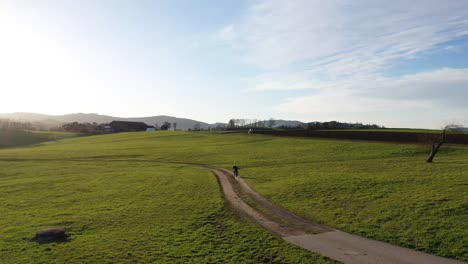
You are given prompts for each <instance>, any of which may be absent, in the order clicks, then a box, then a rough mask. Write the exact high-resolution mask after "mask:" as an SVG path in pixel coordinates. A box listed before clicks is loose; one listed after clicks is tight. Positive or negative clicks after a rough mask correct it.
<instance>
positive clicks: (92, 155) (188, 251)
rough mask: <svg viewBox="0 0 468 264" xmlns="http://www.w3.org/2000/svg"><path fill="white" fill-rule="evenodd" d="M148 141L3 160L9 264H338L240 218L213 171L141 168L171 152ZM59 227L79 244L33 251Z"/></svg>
mask: <svg viewBox="0 0 468 264" xmlns="http://www.w3.org/2000/svg"><path fill="white" fill-rule="evenodd" d="M145 136H147V135H143V137H142V134H138V133H134V134H120V135H112V136H97V137H89V138H76V139H71V140H66V141H63V142H49V143H45V144H43V145H42V146H37V147H31V148H18V149H6V150H3V151H2V150H0V153H1V154H0V168H1V170H0V193H2V195H1V196H0V215H1V217H0V263H301V262H302V263H333V262H332V261H330V260H326V259H324V258H322V257H320V256H317V255H313V254H311V253H308V252H306V251H304V250H302V249H300V248H298V247H296V246H293V245H290V244H288V243H287V242H284V241H282V240H281V239H279V238H277V237H276V236H274V235H271V234H269V233H267V232H266V231H264V230H263V229H261V228H260V227H258V226H256V225H254V224H253V223H251V222H250V221H248V220H246V219H243V218H240V217H237V216H235V215H233V214H232V213H231V212H230V210H227V209H226V208H225V206H224V201H223V198H222V195H221V192H220V190H219V187H218V184H217V181H216V178H215V176H214V175H213V174H212V173H211V172H210V171H209V170H206V169H202V168H199V167H193V166H184V165H179V164H166V163H157V162H153V160H152V159H148V160H140V161H138V160H137V159H139V157H140V155H143V156H144V155H147V156H148V157H150V156H151V155H152V153H153V152H161V151H164V150H162V149H160V150H157V145H158V144H157V142H155V141H153V140H154V138H152V137H151V138H148V137H145ZM160 139H163V137H161V138H160ZM135 140H136V141H135ZM140 140H143V141H140ZM144 141H147V143H150V145H148V146H147V147H143V146H142V145H141V144H140V143H143V144H144ZM98 142H99V143H98ZM135 142H140V143H137V145H135V144H134V143H135ZM155 143H156V145H155ZM92 145H96V147H93V146H92ZM150 146H151V147H150ZM135 151H136V152H137V153H140V154H135V153H136V152H135ZM124 152H129V154H124ZM140 158H141V157H140ZM49 227H64V228H66V229H67V230H68V231H69V233H70V234H71V241H70V242H68V243H59V244H55V243H53V244H42V245H41V244H36V243H31V242H28V240H29V239H30V238H31V237H32V236H33V235H34V233H35V231H37V230H40V229H43V228H49Z"/></svg>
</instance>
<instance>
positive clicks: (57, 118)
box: [0, 112, 303, 130]
mask: <svg viewBox="0 0 468 264" xmlns="http://www.w3.org/2000/svg"><path fill="white" fill-rule="evenodd" d="M0 119H11V120H17V121H24V122H33V123H36V122H37V123H41V124H42V125H45V126H47V127H56V126H60V125H62V124H63V123H71V122H79V123H85V122H88V123H93V122H96V123H110V122H112V121H114V120H115V121H135V122H144V123H146V124H147V125H155V124H157V125H159V126H160V125H162V124H163V123H164V122H166V121H167V122H170V123H171V124H172V123H174V122H177V129H181V130H188V129H193V128H194V127H199V128H201V129H208V128H210V127H216V126H225V125H227V124H226V123H215V124H209V123H205V122H201V121H197V120H192V119H187V118H179V117H172V116H164V115H158V116H149V117H128V118H124V117H115V116H106V115H99V114H84V113H77V114H68V115H44V114H36V113H21V112H18V113H6V114H0ZM301 124H303V123H302V122H299V121H288V120H275V127H278V126H297V125H301Z"/></svg>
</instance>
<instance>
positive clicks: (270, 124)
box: [267, 118, 276, 128]
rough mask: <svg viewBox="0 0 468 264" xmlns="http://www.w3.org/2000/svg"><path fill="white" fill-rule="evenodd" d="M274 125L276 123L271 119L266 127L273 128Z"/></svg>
mask: <svg viewBox="0 0 468 264" xmlns="http://www.w3.org/2000/svg"><path fill="white" fill-rule="evenodd" d="M275 124H276V121H275V120H274V119H273V118H270V119H268V122H267V126H268V127H269V128H273V127H274V126H275Z"/></svg>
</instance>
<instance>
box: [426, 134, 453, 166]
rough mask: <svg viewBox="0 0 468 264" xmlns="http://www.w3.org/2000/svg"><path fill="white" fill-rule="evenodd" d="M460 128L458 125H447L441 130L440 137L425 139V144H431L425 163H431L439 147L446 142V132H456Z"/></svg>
mask: <svg viewBox="0 0 468 264" xmlns="http://www.w3.org/2000/svg"><path fill="white" fill-rule="evenodd" d="M459 128H460V126H458V125H448V126H446V127H444V129H443V130H442V135H439V134H434V135H430V136H428V137H427V138H426V140H425V141H426V142H429V143H430V144H431V153H430V154H429V157H428V158H427V159H426V162H429V163H432V161H433V159H434V157H435V155H436V154H437V153H438V152H439V150H440V147H441V146H442V145H443V144H444V143H446V142H447V132H449V131H457V130H458V129H459Z"/></svg>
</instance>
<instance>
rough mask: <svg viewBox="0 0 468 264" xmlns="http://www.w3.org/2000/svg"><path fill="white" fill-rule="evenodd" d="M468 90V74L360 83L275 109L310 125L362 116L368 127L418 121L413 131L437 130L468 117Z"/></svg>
mask: <svg viewBox="0 0 468 264" xmlns="http://www.w3.org/2000/svg"><path fill="white" fill-rule="evenodd" d="M466 87H468V69H441V70H436V71H432V72H424V73H418V74H411V75H405V76H401V77H394V78H379V79H372V80H366V79H356V80H350V81H347V82H342V83H341V85H338V86H332V85H330V86H328V87H327V88H324V89H321V90H320V91H321V92H320V93H319V94H316V95H310V96H303V97H292V98H289V99H288V100H287V101H286V102H285V103H282V104H281V105H279V106H278V107H277V108H276V110H277V111H279V112H282V113H287V114H293V115H296V116H300V117H302V118H304V119H308V120H326V119H336V118H338V119H340V118H341V119H342V120H346V119H347V118H358V117H360V118H361V120H367V121H369V122H376V123H381V122H387V123H388V122H390V123H388V124H391V122H392V121H393V122H395V120H401V119H407V118H413V119H412V121H408V126H414V125H415V124H419V126H421V127H424V126H426V127H438V124H439V123H440V122H442V121H447V120H452V119H457V118H460V116H458V115H459V113H460V112H463V111H465V112H466V104H467V101H468V96H466ZM464 94H465V96H464ZM383 117H387V120H386V121H384V120H385V118H383ZM421 120H425V121H421ZM437 120H439V121H437ZM411 122H413V123H411ZM434 123H435V124H434ZM395 124H397V122H395ZM400 124H401V123H400Z"/></svg>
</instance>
